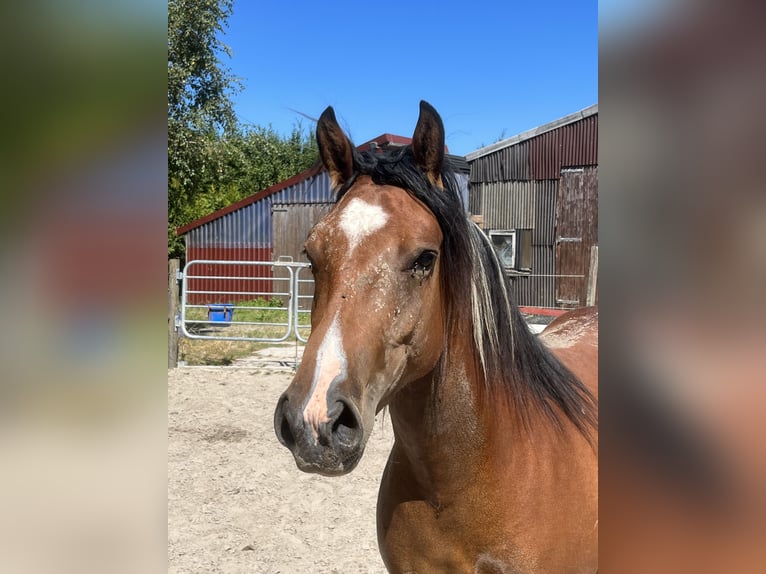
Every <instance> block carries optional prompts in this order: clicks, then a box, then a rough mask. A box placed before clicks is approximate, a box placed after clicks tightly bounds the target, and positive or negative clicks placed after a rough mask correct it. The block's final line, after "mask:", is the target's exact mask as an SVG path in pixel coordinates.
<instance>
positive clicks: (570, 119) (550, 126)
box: [465, 104, 598, 163]
mask: <svg viewBox="0 0 766 574" xmlns="http://www.w3.org/2000/svg"><path fill="white" fill-rule="evenodd" d="M597 113H598V104H593V105H592V106H588V107H587V108H584V109H582V110H580V111H578V112H575V113H573V114H569V115H568V116H564V117H563V118H559V119H557V120H554V121H552V122H549V123H547V124H544V125H542V126H539V127H536V128H532V129H531V130H527V131H525V132H522V133H520V134H518V135H515V136H511V137H509V138H506V139H504V140H501V141H499V142H496V143H493V144H491V145H488V146H485V147H483V148H479V149H477V150H476V151H472V152H471V153H469V154H466V156H465V159H466V160H467V161H468V162H469V163H470V162H472V161H473V160H475V159H478V158H480V157H482V156H485V155H487V154H490V153H493V152H496V151H497V150H499V149H503V148H506V147H509V146H512V145H515V144H517V143H520V142H523V141H526V140H528V139H532V138H533V137H535V136H539V135H541V134H544V133H545V132H549V131H551V130H555V129H556V128H560V127H561V126H565V125H567V124H571V123H574V122H576V121H579V120H582V119H584V118H587V117H590V116H592V115H594V114H597Z"/></svg>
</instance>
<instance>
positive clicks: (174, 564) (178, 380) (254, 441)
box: [168, 364, 393, 574]
mask: <svg viewBox="0 0 766 574" xmlns="http://www.w3.org/2000/svg"><path fill="white" fill-rule="evenodd" d="M291 378H292V370H291V369H289V368H285V367H279V366H277V365H274V366H269V365H263V364H261V365H255V364H253V365H252V366H240V367H181V368H177V369H172V370H169V371H168V572H169V573H187V572H188V573H191V572H195V573H215V572H221V573H240V572H241V573H245V572H247V573H248V574H250V573H264V574H276V573H282V574H294V573H303V572H312V573H313V572H316V573H334V572H337V573H343V574H345V573H350V572H360V573H378V572H381V573H382V572H385V568H384V567H383V563H382V561H381V559H380V555H379V554H378V549H377V541H376V533H375V504H376V499H377V492H378V484H379V481H380V476H381V474H382V472H383V467H384V465H385V462H386V458H387V456H388V452H389V450H390V448H391V445H392V443H393V432H392V431H391V428H390V423H389V421H388V419H387V417H381V416H379V418H378V421H377V422H376V426H375V429H374V431H373V434H372V437H371V438H370V442H369V444H368V446H367V449H366V452H365V455H364V457H363V459H362V461H361V462H360V464H359V466H358V467H357V468H356V469H355V470H354V471H353V472H352V473H351V474H350V475H346V476H343V477H338V478H324V477H321V476H316V475H307V474H304V473H302V472H300V471H299V470H298V469H297V468H296V466H295V463H294V462H293V459H292V455H291V454H290V453H289V452H288V451H287V449H285V448H284V447H282V446H281V445H280V444H279V443H278V442H277V439H276V436H275V434H274V430H273V423H272V420H273V413H274V407H275V406H276V401H277V398H278V397H279V395H280V394H281V393H282V391H284V389H285V388H286V387H287V385H288V384H289V382H290V380H291Z"/></svg>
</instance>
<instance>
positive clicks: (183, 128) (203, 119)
mask: <svg viewBox="0 0 766 574" xmlns="http://www.w3.org/2000/svg"><path fill="white" fill-rule="evenodd" d="M232 6H233V0H170V1H169V2H168V253H169V254H170V255H174V256H176V255H179V254H180V252H181V251H182V249H183V246H182V245H181V243H180V242H179V241H178V240H177V239H176V238H175V234H174V229H175V227H176V226H177V225H179V224H181V223H182V221H183V219H184V218H183V213H184V212H185V211H187V206H188V204H190V203H193V202H194V201H195V197H196V196H197V195H198V194H200V193H204V191H205V189H206V187H208V186H209V182H210V181H212V180H214V179H215V178H216V177H217V176H220V174H221V166H220V160H219V154H220V149H219V146H220V142H219V140H220V136H221V135H222V134H225V133H230V132H232V131H234V130H236V125H237V121H236V116H235V114H234V108H233V105H232V102H231V94H232V92H233V91H234V90H237V89H240V88H241V85H240V83H239V80H237V79H236V78H235V77H234V76H233V75H232V74H231V72H230V70H229V69H228V68H226V67H225V66H224V65H223V64H222V62H221V60H220V56H221V55H226V56H230V55H231V52H230V50H229V47H228V46H226V45H225V44H223V43H222V42H221V41H220V39H219V34H221V33H222V32H223V30H224V27H225V26H226V23H227V21H228V18H229V17H230V16H231V14H232Z"/></svg>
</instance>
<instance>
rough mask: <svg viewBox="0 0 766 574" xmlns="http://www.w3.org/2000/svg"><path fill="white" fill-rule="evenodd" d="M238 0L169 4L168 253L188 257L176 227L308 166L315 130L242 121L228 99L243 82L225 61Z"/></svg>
mask: <svg viewBox="0 0 766 574" xmlns="http://www.w3.org/2000/svg"><path fill="white" fill-rule="evenodd" d="M232 2H233V0H171V1H170V2H169V4H168V255H169V256H171V257H179V256H182V255H183V252H184V245H183V241H182V240H181V239H179V238H178V237H176V235H175V230H176V228H178V227H180V226H182V225H185V224H186V223H189V222H190V221H193V220H194V219H197V218H199V217H202V216H204V215H207V214H208V213H211V212H212V211H215V210H217V209H220V208H222V207H225V206H227V205H229V204H231V203H233V202H235V201H237V200H239V199H242V198H244V197H247V196H249V195H252V194H253V193H256V192H258V191H260V190H262V189H265V188H267V187H269V186H271V185H273V184H275V183H278V182H279V181H282V180H284V179H286V178H288V177H291V176H293V175H295V174H296V173H299V172H300V171H302V170H304V169H306V168H308V167H310V166H311V165H312V164H313V163H314V162H315V161H316V160H317V157H318V152H317V146H316V141H315V139H314V136H313V133H312V132H311V131H309V132H308V133H305V132H304V130H303V127H302V126H301V124H300V123H297V124H296V125H295V126H294V127H293V130H292V132H291V133H290V135H288V136H286V137H282V136H280V135H279V134H278V133H277V132H275V131H274V130H273V129H272V128H271V127H270V126H269V127H266V128H264V127H261V126H242V125H240V124H239V122H238V121H237V118H236V115H235V113H234V110H233V105H232V102H231V99H230V96H231V94H232V92H233V91H234V90H236V89H240V88H241V84H240V82H239V80H238V79H237V78H235V77H234V76H233V75H232V74H231V72H230V71H229V70H228V69H227V68H226V67H225V66H224V65H223V63H222V62H221V60H220V56H222V55H227V56H228V55H230V50H229V48H228V47H227V46H226V45H224V44H223V43H222V42H221V41H220V40H219V35H220V34H222V33H223V30H224V28H225V26H226V22H227V20H228V18H229V17H230V16H231V14H232Z"/></svg>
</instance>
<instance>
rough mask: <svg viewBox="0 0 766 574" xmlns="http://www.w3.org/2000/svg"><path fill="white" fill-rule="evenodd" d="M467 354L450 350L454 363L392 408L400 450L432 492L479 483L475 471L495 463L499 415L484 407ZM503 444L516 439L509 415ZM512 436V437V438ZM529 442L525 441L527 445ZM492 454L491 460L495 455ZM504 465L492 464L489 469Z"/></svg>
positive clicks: (473, 364) (411, 389)
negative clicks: (473, 473) (495, 443)
mask: <svg viewBox="0 0 766 574" xmlns="http://www.w3.org/2000/svg"><path fill="white" fill-rule="evenodd" d="M461 351H463V349H454V348H453V349H451V352H450V354H449V355H450V356H451V357H452V358H451V360H450V363H449V364H448V365H446V368H444V369H441V368H439V367H437V368H436V369H435V370H434V371H433V372H432V373H430V374H429V375H427V376H425V377H423V378H422V379H419V380H417V381H413V382H411V383H410V384H408V385H407V386H406V387H404V388H403V389H402V390H401V391H400V392H399V393H398V394H397V396H396V397H395V399H394V400H393V401H392V402H391V404H390V408H389V411H390V414H391V422H392V425H393V428H394V434H395V437H396V449H397V452H398V454H399V456H403V457H404V459H405V460H401V461H399V462H401V463H402V464H405V463H409V464H408V466H409V469H410V470H411V472H412V474H413V476H414V478H415V480H416V481H417V482H418V483H419V485H420V487H421V488H423V489H427V490H440V489H441V486H443V485H444V484H448V485H449V486H450V488H456V489H458V490H459V489H460V487H461V485H460V482H459V481H460V480H463V481H465V482H466V483H468V482H470V481H474V480H475V479H476V477H475V476H472V475H471V469H479V468H483V467H486V465H487V464H488V459H491V458H496V457H497V456H498V455H497V453H496V452H493V451H494V450H495V449H493V448H492V444H493V442H492V441H494V440H495V439H496V438H497V436H498V432H497V431H498V416H497V414H496V413H494V414H491V413H489V412H487V411H486V409H483V408H480V404H481V402H480V401H481V399H480V398H479V392H478V389H479V385H481V384H483V383H482V381H480V380H479V376H478V371H477V367H476V362H475V361H474V359H473V357H472V356H471V355H470V354H469V353H468V352H467V350H465V351H466V352H461ZM502 419H504V420H505V423H504V424H503V429H502V432H503V433H505V436H504V437H503V438H502V439H501V440H504V441H505V440H514V437H513V436H512V434H513V433H516V432H517V431H518V429H517V428H516V425H515V423H514V422H513V421H515V420H516V417H511V416H505V417H502ZM508 433H510V434H508ZM525 442H526V441H525ZM490 453H491V456H490ZM502 462H504V461H499V460H492V461H491V462H490V463H489V464H495V463H502Z"/></svg>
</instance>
